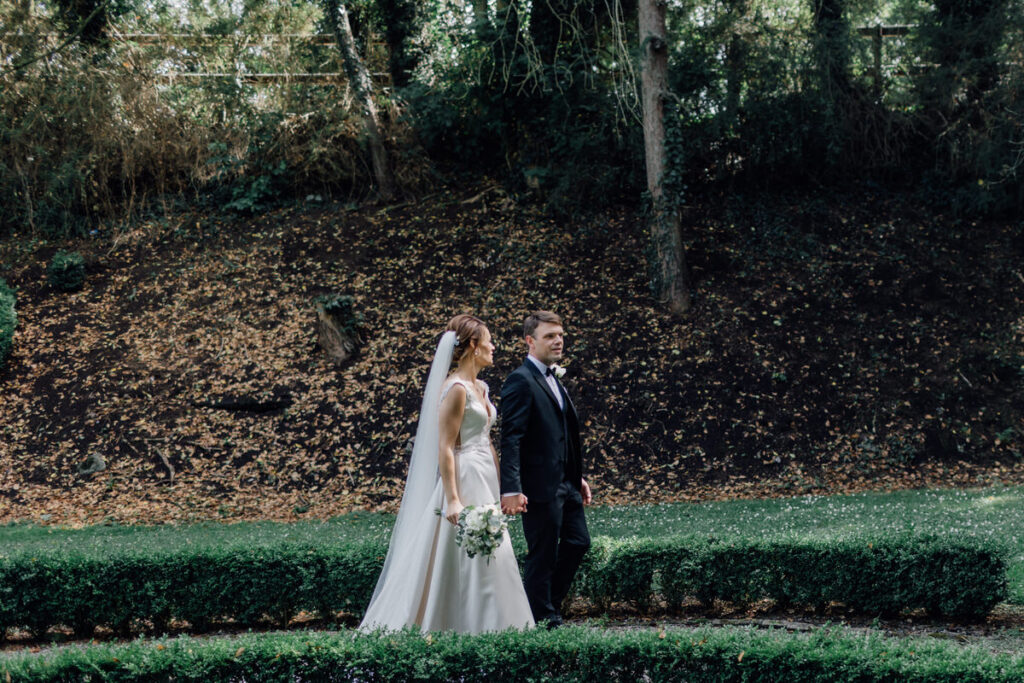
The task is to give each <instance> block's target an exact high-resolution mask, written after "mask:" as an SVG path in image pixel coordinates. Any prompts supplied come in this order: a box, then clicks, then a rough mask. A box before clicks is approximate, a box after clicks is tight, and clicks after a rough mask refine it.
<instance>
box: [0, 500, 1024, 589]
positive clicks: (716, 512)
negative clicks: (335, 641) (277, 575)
mask: <svg viewBox="0 0 1024 683" xmlns="http://www.w3.org/2000/svg"><path fill="white" fill-rule="evenodd" d="M391 519H392V518H391V517H390V516H389V515H383V514H373V513H352V514H349V515H344V516H342V517H338V518H335V519H333V520H331V521H329V522H298V523H293V524H282V523H271V522H259V523H240V524H229V525H226V524H215V523H210V524H201V525H194V526H159V527H125V526H95V527H89V528H85V529H77V530H72V529H61V528H56V527H40V526H32V525H24V524H14V525H8V526H0V556H2V555H6V554H13V553H19V554H20V553H22V552H54V551H57V552H61V551H67V550H72V549H74V550H76V551H79V552H86V553H90V554H92V553H96V554H97V555H102V554H106V553H109V552H110V551H111V549H112V547H116V546H118V545H122V544H124V543H126V542H130V543H131V544H132V545H133V546H138V547H140V548H142V547H145V548H152V547H160V548H168V549H169V548H174V547H192V548H196V547H203V546H219V547H238V548H244V547H249V546H252V545H254V544H262V543H268V542H277V541H294V542H296V543H330V542H331V541H332V539H341V538H344V539H353V538H356V537H359V538H366V539H371V538H385V537H386V536H387V534H388V531H389V529H390V524H391ZM588 519H589V522H590V527H591V533H592V534H593V535H595V536H598V535H604V536H614V537H624V536H632V535H637V536H645V535H646V536H661V535H672V534H679V533H706V534H714V535H741V536H752V535H756V536H773V537H778V536H793V537H808V536H810V537H817V538H829V537H837V536H843V535H851V534H857V535H862V534H868V533H875V532H879V533H880V532H884V531H919V532H926V533H937V534H951V535H954V536H977V537H981V538H993V539H999V540H1001V541H1002V542H1004V543H1006V544H1007V545H1008V546H1009V547H1010V548H1011V551H1012V556H1011V565H1010V601H1011V602H1013V603H1016V604H1024V488H1020V487H1012V488H991V489H983V490H973V491H961V490H929V491H902V492H898V493H868V494H855V495H847V496H826V497H816V496H805V497H799V498H777V499H771V500H740V501H727V502H718V503H701V504H689V503H678V504H671V505H651V506H621V507H595V508H592V509H590V510H589V512H588ZM511 529H512V531H513V540H514V542H515V543H516V545H517V546H518V547H520V548H521V547H522V538H521V531H520V527H519V525H518V524H515V523H513V524H512V525H511Z"/></svg>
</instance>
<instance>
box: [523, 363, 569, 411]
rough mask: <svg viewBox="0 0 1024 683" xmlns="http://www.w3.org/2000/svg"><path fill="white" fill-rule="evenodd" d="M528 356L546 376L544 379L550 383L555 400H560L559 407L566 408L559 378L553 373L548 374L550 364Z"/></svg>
mask: <svg viewBox="0 0 1024 683" xmlns="http://www.w3.org/2000/svg"><path fill="white" fill-rule="evenodd" d="M527 358H529V359H530V360H532V361H533V364H534V365H536V366H537V369H538V370H540V374H541V375H543V376H544V381H545V382H547V383H548V386H549V387H551V393H552V394H554V395H555V400H556V401H558V407H559V408H561V409H562V410H565V402H564V400H563V399H562V391H561V389H559V388H558V380H557V379H555V376H554V375H553V374H551V375H549V374H547V372H548V366H547V365H544V363H541V362H540V361H539V360H537V359H536V358H534V357H533V356H527Z"/></svg>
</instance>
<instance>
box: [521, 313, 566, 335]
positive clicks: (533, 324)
mask: <svg viewBox="0 0 1024 683" xmlns="http://www.w3.org/2000/svg"><path fill="white" fill-rule="evenodd" d="M541 323H551V324H552V325H561V324H562V317H561V316H560V315H558V314H557V313H552V312H551V311H534V312H533V313H531V314H530V315H528V316H526V320H524V321H523V336H524V337H532V336H533V333H534V332H536V331H537V327H538V326H540V324H541Z"/></svg>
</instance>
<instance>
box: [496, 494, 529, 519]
mask: <svg viewBox="0 0 1024 683" xmlns="http://www.w3.org/2000/svg"><path fill="white" fill-rule="evenodd" d="M501 511H502V512H504V513H505V514H506V515H515V514H518V513H520V512H526V496H524V495H523V494H521V493H513V494H512V495H509V496H502V497H501Z"/></svg>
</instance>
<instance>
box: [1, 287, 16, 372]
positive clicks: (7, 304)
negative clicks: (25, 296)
mask: <svg viewBox="0 0 1024 683" xmlns="http://www.w3.org/2000/svg"><path fill="white" fill-rule="evenodd" d="M17 301H18V299H17V297H16V296H15V294H14V290H13V289H11V288H10V287H8V286H7V282H5V281H4V279H3V278H0V366H3V364H4V362H6V361H7V356H9V355H10V354H11V347H12V346H13V345H14V328H15V327H17V326H18V314H17V312H16V311H15V305H16V304H17Z"/></svg>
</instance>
